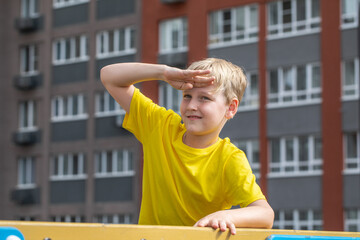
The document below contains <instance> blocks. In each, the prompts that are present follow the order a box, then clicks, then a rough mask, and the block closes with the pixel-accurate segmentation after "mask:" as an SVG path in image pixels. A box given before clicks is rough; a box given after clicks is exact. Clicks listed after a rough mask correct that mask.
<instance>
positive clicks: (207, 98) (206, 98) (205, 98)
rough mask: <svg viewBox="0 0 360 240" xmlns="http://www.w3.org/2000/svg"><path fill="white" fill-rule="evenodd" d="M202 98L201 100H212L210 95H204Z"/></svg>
mask: <svg viewBox="0 0 360 240" xmlns="http://www.w3.org/2000/svg"><path fill="white" fill-rule="evenodd" d="M200 99H201V100H206V101H209V100H211V99H210V98H209V97H206V96H202V97H201V98H200Z"/></svg>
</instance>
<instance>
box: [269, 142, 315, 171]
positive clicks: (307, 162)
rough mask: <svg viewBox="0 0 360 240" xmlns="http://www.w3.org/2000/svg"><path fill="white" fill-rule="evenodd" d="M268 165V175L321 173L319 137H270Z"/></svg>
mask: <svg viewBox="0 0 360 240" xmlns="http://www.w3.org/2000/svg"><path fill="white" fill-rule="evenodd" d="M269 167H270V169H269V170H270V171H269V176H289V175H302V174H309V173H312V174H321V173H322V141H321V138H319V137H315V136H297V137H283V138H278V139H272V140H271V141H270V165H269Z"/></svg>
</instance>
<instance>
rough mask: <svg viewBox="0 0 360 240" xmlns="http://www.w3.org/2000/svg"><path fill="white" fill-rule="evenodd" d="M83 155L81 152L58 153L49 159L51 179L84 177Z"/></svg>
mask: <svg viewBox="0 0 360 240" xmlns="http://www.w3.org/2000/svg"><path fill="white" fill-rule="evenodd" d="M85 177H86V174H85V157H84V154H83V153H67V154H58V155H56V156H54V157H52V159H51V173H50V179H51V180H66V179H79V178H85Z"/></svg>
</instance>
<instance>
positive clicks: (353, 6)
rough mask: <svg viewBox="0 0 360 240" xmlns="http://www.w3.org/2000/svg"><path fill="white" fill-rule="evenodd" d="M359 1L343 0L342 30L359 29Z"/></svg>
mask: <svg viewBox="0 0 360 240" xmlns="http://www.w3.org/2000/svg"><path fill="white" fill-rule="evenodd" d="M359 3H360V1H359V0H341V26H342V28H351V27H357V26H358V21H359V16H358V11H359Z"/></svg>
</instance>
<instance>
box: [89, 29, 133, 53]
mask: <svg viewBox="0 0 360 240" xmlns="http://www.w3.org/2000/svg"><path fill="white" fill-rule="evenodd" d="M121 31H124V35H123V36H121V34H120V32H121ZM135 36H136V32H135V27H134V26H128V27H124V28H120V29H115V30H107V31H101V32H99V33H97V35H96V57H97V58H98V59H103V58H109V57H114V56H123V55H129V54H135V53H136V48H135ZM120 37H122V39H120ZM110 38H112V39H110ZM133 40H134V42H132V41H133ZM120 41H123V42H124V49H123V50H121V49H119V44H120ZM110 43H111V44H112V45H113V46H110Z"/></svg>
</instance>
